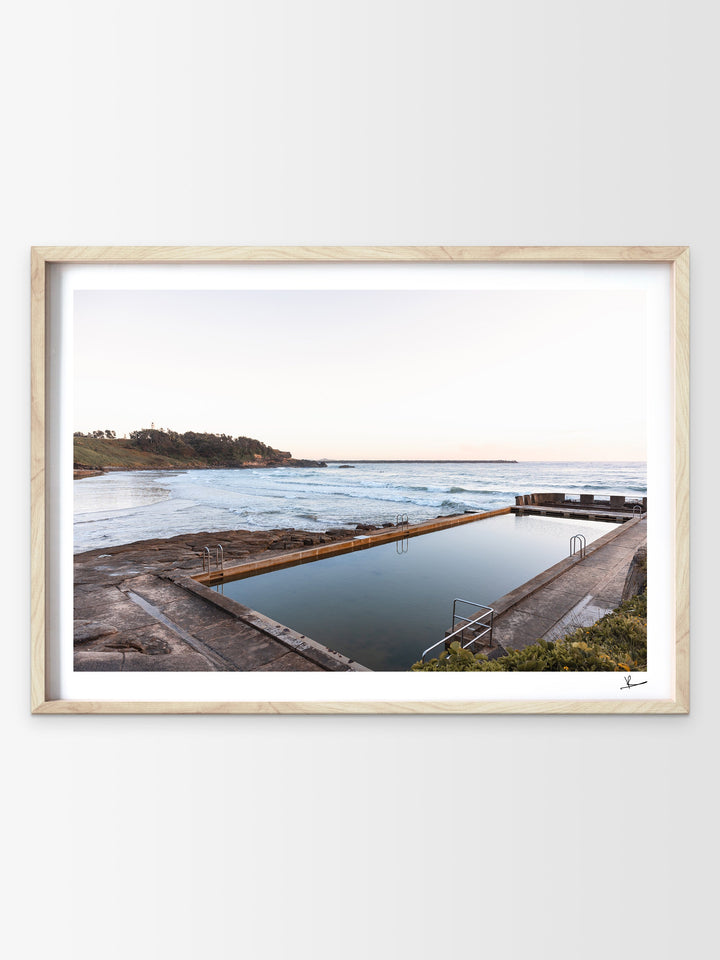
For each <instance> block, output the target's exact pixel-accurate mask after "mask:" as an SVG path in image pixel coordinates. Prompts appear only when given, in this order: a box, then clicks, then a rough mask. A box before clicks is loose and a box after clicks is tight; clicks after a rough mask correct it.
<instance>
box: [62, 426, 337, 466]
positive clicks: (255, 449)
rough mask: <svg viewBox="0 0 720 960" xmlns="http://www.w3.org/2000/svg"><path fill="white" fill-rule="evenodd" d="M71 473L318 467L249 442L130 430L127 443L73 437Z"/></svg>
mask: <svg viewBox="0 0 720 960" xmlns="http://www.w3.org/2000/svg"><path fill="white" fill-rule="evenodd" d="M73 440H74V455H73V460H74V467H75V470H163V469H164V470H171V469H178V468H184V469H187V468H189V467H272V466H320V465H321V464H319V463H318V462H317V461H313V460H295V459H293V457H292V455H291V454H290V453H287V452H285V451H283V450H275V449H274V448H273V447H269V446H267V444H264V443H262V442H261V441H260V440H254V439H253V438H251V437H229V436H227V435H226V434H215V433H194V432H189V433H184V434H179V433H175V432H174V431H171V430H153V429H150V430H136V431H134V432H133V433H131V434H130V437H129V438H128V439H121V440H120V439H116V438H108V437H93V436H88V435H76V436H75V437H74V438H73Z"/></svg>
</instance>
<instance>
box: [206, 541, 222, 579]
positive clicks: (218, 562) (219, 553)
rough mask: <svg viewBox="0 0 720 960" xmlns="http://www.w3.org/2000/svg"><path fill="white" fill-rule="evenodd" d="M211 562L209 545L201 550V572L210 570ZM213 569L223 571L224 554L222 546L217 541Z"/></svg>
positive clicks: (209, 571) (211, 556)
mask: <svg viewBox="0 0 720 960" xmlns="http://www.w3.org/2000/svg"><path fill="white" fill-rule="evenodd" d="M212 562H213V555H212V552H211V548H210V547H205V549H204V550H203V573H205V572H207V573H211V572H212ZM215 569H216V570H219V571H220V573H225V554H224V552H223V548H222V546H221V545H220V544H219V543H218V544H217V546H216V547H215Z"/></svg>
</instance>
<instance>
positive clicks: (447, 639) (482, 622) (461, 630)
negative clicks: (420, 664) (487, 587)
mask: <svg viewBox="0 0 720 960" xmlns="http://www.w3.org/2000/svg"><path fill="white" fill-rule="evenodd" d="M459 603H464V604H467V606H469V607H474V608H475V610H482V611H483V612H482V613H481V614H478V616H476V617H473V618H472V619H471V618H470V617H462V616H460V614H459V613H457V610H456V608H457V605H458V604H459ZM494 616H495V610H494V608H493V607H488V606H487V605H486V604H484V603H475V601H474V600H463V599H461V598H460V597H456V598H455V599H454V600H453V622H452V628H451V630H450V632H449V633H447V634H446V635H445V636H444V637H443V638H442V640H438V642H437V643H433V644H432V646H429V647H428V648H427V650H423V653H422V656H421V657H420V659H421V660H424V659H425V657H426V656H427V655H428V653H430V651H431V650H434V649H435V648H436V647H439V646H440V644H444V646H445V649H446V650H449V649H450V644H451V643H453V641H454V640H458V641H459V643H460V646H461V647H462V649H463V650H467V648H468V647H472V646H474V645H475V644H476V643H478V641H480V640H485V638H487V640H485V642H484V643H483V646H484V647H485V646H489V647H492V631H493V617H494ZM458 623H460V624H461V626H459V627H458V626H457V624H458ZM468 635H469V639H468Z"/></svg>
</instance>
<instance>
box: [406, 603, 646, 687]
mask: <svg viewBox="0 0 720 960" xmlns="http://www.w3.org/2000/svg"><path fill="white" fill-rule="evenodd" d="M410 669H411V670H415V671H466V670H483V671H486V672H500V671H525V672H530V671H543V670H547V671H560V670H568V671H578V670H580V671H603V672H607V671H627V670H645V669H647V594H646V593H642V594H639V595H638V596H636V597H632V598H631V599H630V600H626V601H624V602H623V603H622V604H621V605H620V606H619V607H618V608H617V610H614V611H613V612H612V613H608V614H606V615H605V616H604V617H603V618H602V619H601V620H598V622H597V623H595V624H593V625H592V626H590V627H580V628H579V629H577V630H574V631H573V632H572V633H570V634H568V636H566V637H563V638H562V639H561V640H557V641H555V642H553V641H552V640H538V641H537V642H536V643H533V644H530V646H528V647H525V648H524V649H523V650H513V651H511V652H510V653H508V654H507V656H504V657H498V658H497V659H496V660H488V658H487V656H485V654H482V653H476V654H473V653H471V652H470V650H463V649H462V647H461V646H460V644H459V643H458V642H457V641H455V642H454V643H452V644H451V646H450V649H449V650H447V651H445V652H444V653H443V654H441V656H439V657H437V658H436V659H434V660H429V661H428V662H427V663H423V662H422V661H419V662H418V663H414V664H413V665H412V667H411V668H410Z"/></svg>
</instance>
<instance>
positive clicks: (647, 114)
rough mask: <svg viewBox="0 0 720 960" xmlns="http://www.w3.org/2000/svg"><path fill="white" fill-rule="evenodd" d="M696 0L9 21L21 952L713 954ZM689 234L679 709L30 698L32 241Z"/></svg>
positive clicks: (712, 104) (704, 63)
mask: <svg viewBox="0 0 720 960" xmlns="http://www.w3.org/2000/svg"><path fill="white" fill-rule="evenodd" d="M709 10H711V7H709V6H708V5H707V4H705V3H703V2H700V0H688V2H686V3H685V4H683V5H682V6H678V5H677V4H676V3H672V4H671V3H669V2H667V0H652V2H650V0H648V2H637V0H620V2H617V0H609V2H605V3H603V4H587V3H577V2H576V0H567V2H553V0H549V2H546V3H542V4H540V3H536V2H534V0H516V2H513V3H504V4H503V3H488V2H465V3H463V2H458V0H446V2H445V3H443V4H440V3H435V2H430V0H408V2H403V0H364V2H362V3H342V2H337V0H325V2H323V0H305V2H304V3H293V2H292V0H271V2H268V3H254V2H253V3H250V2H245V0H241V2H237V0H225V2H223V0H205V2H203V3H202V4H200V3H193V2H190V0H172V2H171V0H167V2H166V0H142V2H139V0H123V2H122V3H119V2H107V3H100V4H98V3H97V2H93V0H66V2H65V3H63V4H57V3H51V2H48V0H37V2H36V3H34V4H25V5H20V4H16V5H14V6H12V7H10V8H8V9H7V10H6V11H5V12H4V31H3V34H4V35H3V44H2V46H3V53H2V56H0V74H1V79H2V86H1V87H0V89H2V91H3V110H2V115H1V116H2V127H3V133H4V146H3V149H2V153H0V164H2V180H1V181H0V183H1V186H2V191H3V200H2V212H1V213H0V238H1V242H2V248H1V255H0V268H1V269H2V283H1V285H0V298H1V311H0V315H1V316H2V321H3V324H2V330H3V338H4V347H5V349H4V350H3V352H2V354H3V355H2V377H1V378H0V382H1V383H2V391H3V393H2V397H3V408H4V410H5V411H6V415H5V422H4V432H5V444H4V452H5V462H6V468H5V470H4V472H3V482H4V488H5V491H6V497H5V512H4V530H3V550H2V551H1V552H0V553H1V556H2V571H3V584H4V601H5V609H6V610H7V619H6V623H5V629H4V631H3V638H2V639H3V651H4V653H3V660H2V670H1V671H0V684H1V685H2V696H1V697H0V705H1V709H2V727H3V731H4V733H5V747H4V750H3V754H2V757H3V763H2V766H3V773H4V774H5V778H4V781H5V782H4V786H3V788H2V791H1V792H0V796H1V797H2V801H3V807H4V816H3V818H2V827H3V832H4V833H6V839H5V841H4V853H3V861H4V862H3V867H4V872H5V874H6V890H5V892H4V895H3V906H4V907H6V908H7V909H8V914H7V919H6V920H5V921H4V923H3V924H2V926H0V938H3V939H4V938H8V939H9V940H10V939H11V940H13V941H14V942H15V945H14V947H13V951H12V953H11V954H10V955H12V956H14V957H22V958H26V957H27V958H32V960H35V958H40V957H46V956H54V957H59V958H63V960H64V958H70V957H72V958H73V960H91V958H92V960H96V958H102V960H121V958H122V960H125V958H127V957H135V958H142V960H146V958H166V957H167V958H170V957H172V958H173V960H186V958H187V960H189V958H197V957H208V958H226V957H228V958H229V957H237V956H243V957H248V958H250V957H252V958H262V960H265V958H268V960H276V958H284V957H289V956H298V957H302V958H313V960H324V958H336V957H343V958H346V960H347V958H351V960H355V958H358V960H359V958H365V957H369V956H374V957H383V958H385V957H387V958H395V957H405V956H407V957H416V958H426V957H427V958H437V957H440V956H442V957H455V956H461V955H468V956H475V955H478V956H479V955H483V956H487V957H493V958H494V960H504V958H510V957H512V958H515V957H523V958H524V957H528V956H532V957H552V958H554V960H562V958H573V960H574V958H576V957H583V958H598V960H599V958H605V957H608V956H613V957H617V958H626V957H627V958H629V957H647V956H653V957H655V958H661V957H668V958H669V957H675V956H678V955H682V956H685V957H696V956H697V957H700V956H707V955H708V951H710V952H711V950H712V948H711V946H710V944H711V943H712V942H713V940H714V934H713V922H714V914H715V904H714V902H713V900H712V899H711V895H710V886H709V880H708V876H710V877H711V876H713V875H714V871H715V868H716V858H717V847H718V844H717V840H718V832H717V810H716V783H715V759H714V758H715V757H716V752H717V751H716V739H715V734H716V732H717V709H716V702H717V696H718V694H717V689H716V684H715V681H716V680H717V677H718V671H717V666H718V652H717V651H718V644H717V638H716V634H717V630H716V629H715V628H714V625H715V622H716V619H717V618H716V617H713V618H712V620H711V601H712V596H713V594H712V589H713V585H712V580H711V578H712V576H713V565H714V563H713V556H714V553H711V552H710V550H711V544H712V542H713V539H714V536H715V535H716V534H717V520H716V517H715V516H714V515H709V516H707V517H703V518H702V519H701V516H700V505H701V504H703V505H707V504H708V503H709V502H710V499H711V497H710V493H711V491H710V489H709V488H710V484H711V483H712V481H713V479H714V478H713V468H714V466H715V459H716V458H715V451H714V449H713V446H712V444H711V442H709V441H711V438H712V436H713V433H712V429H711V423H712V419H713V413H714V409H713V406H714V405H713V400H715V401H717V390H716V389H714V383H715V382H716V374H715V366H716V361H715V357H716V355H717V349H716V348H717V345H718V337H717V332H716V324H715V320H716V316H717V302H716V300H717V297H716V289H715V286H716V275H717V265H718V260H719V259H720V243H719V242H718V238H717V228H716V219H717V207H718V195H719V194H718V189H717V175H718V173H717V172H718V169H720V164H719V163H718V159H719V158H718V146H717V124H716V92H717V86H718V67H717V57H716V32H717V30H716V28H717V24H716V23H715V22H714V20H713V19H711V18H712V17H713V16H714V13H709V12H708V11H709ZM105 243H127V244H143V243H160V244H163V243H174V244H183V243H193V244H202V243H205V244H224V243H227V244H238V243H240V244H263V243H272V244H313V243H327V244H332V243H338V244H340V243H356V244H363V243H367V244H371V243H378V244H392V243H394V244H423V243H427V244H436V243H440V244H442V243H445V244H690V245H691V246H692V270H693V278H692V295H693V305H692V310H693V313H692V318H693V319H692V322H693V355H692V363H693V445H694V446H693V498H694V505H695V506H694V509H695V514H694V518H693V563H694V567H693V660H692V664H693V667H692V695H693V706H692V714H691V715H690V717H687V718H682V717H681V718H672V717H635V718H620V717H618V718H601V717H580V718H563V717H556V718H530V717H526V718H523V717H502V718H501V717H482V718H455V717H449V718H415V719H411V718H345V719H337V718H336V719H333V718H281V717H274V718H273V717H270V718H257V719H253V718H239V717H238V718H233V717H227V718H223V717H219V718H214V717H195V718H193V717H157V718H142V717H135V718H133V717H127V718H117V717H96V718H93V717H58V718H53V717H31V716H30V714H29V664H28V608H29V593H28V585H27V579H26V571H27V569H28V509H29V468H28V462H29V442H28V427H29V403H28V396H29V374H28V362H29V336H28V316H29V247H30V246H31V244H105Z"/></svg>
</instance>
